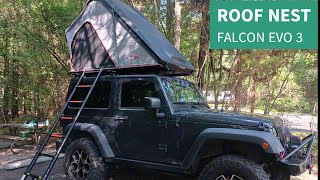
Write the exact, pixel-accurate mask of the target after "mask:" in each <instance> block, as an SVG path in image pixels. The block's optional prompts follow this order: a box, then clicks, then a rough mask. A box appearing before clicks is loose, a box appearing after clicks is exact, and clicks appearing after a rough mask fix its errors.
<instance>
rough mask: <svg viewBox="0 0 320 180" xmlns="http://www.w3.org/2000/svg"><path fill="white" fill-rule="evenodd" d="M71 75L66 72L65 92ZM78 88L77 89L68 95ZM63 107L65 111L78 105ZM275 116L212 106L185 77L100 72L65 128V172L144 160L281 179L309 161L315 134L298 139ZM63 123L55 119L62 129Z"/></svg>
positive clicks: (77, 175)
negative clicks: (269, 117)
mask: <svg viewBox="0 0 320 180" xmlns="http://www.w3.org/2000/svg"><path fill="white" fill-rule="evenodd" d="M94 79H95V77H91V78H90V77H85V78H84V80H83V82H84V83H85V84H91V83H92V81H93V80H94ZM77 82H78V77H74V78H73V79H72V80H71V83H70V88H69V89H70V91H69V93H70V92H71V90H73V88H74V86H75V85H76V83H77ZM85 91H86V90H85V89H78V90H77V91H76V92H75V95H74V96H73V97H74V98H75V100H81V99H83V95H84V94H87V92H85ZM68 108H69V109H68V111H66V115H68V116H72V115H74V114H73V111H74V112H76V111H77V108H79V107H77V106H76V105H74V106H71V105H70V106H69V107H68ZM277 122H278V121H276V120H267V119H265V118H260V117H254V116H249V115H241V114H235V113H229V112H225V111H222V112H221V111H214V110H212V109H210V108H209V106H208V104H207V103H206V102H205V101H204V99H203V97H202V96H201V94H200V92H199V91H198V89H197V87H196V86H195V85H194V84H193V83H190V82H188V81H186V80H182V79H178V78H174V77H168V76H159V75H105V76H101V77H100V79H99V81H98V82H97V84H96V86H95V88H94V89H93V92H92V93H91V95H90V98H89V99H88V101H87V103H86V107H85V109H84V110H83V111H82V115H81V116H80V118H79V119H78V121H77V123H76V125H75V127H74V128H73V130H72V134H71V137H70V136H69V141H68V142H69V143H67V147H66V156H65V163H64V165H65V173H66V175H67V177H68V178H70V179H106V178H107V176H108V174H109V173H111V171H112V169H114V168H116V167H117V168H122V167H143V168H149V169H153V170H158V171H161V172H167V173H178V174H183V175H185V176H190V177H199V179H201V180H202V179H243V180H246V179H263V180H265V179H269V178H270V179H279V180H285V179H289V178H290V175H299V174H301V173H302V172H304V171H306V169H308V168H310V167H309V166H310V165H311V155H310V151H311V146H312V144H313V140H314V136H313V135H310V136H308V137H306V138H305V139H302V140H300V139H299V138H298V137H295V136H292V135H291V134H290V133H289V132H288V131H287V129H283V127H282V126H280V125H279V124H278V123H277ZM68 124H69V123H68V121H62V126H63V128H64V131H65V132H66V130H67V129H68Z"/></svg>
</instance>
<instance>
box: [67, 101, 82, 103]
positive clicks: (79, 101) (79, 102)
mask: <svg viewBox="0 0 320 180" xmlns="http://www.w3.org/2000/svg"><path fill="white" fill-rule="evenodd" d="M69 102H70V103H82V101H69Z"/></svg>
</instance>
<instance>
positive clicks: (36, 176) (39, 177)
mask: <svg viewBox="0 0 320 180" xmlns="http://www.w3.org/2000/svg"><path fill="white" fill-rule="evenodd" d="M26 175H27V176H30V177H32V178H36V179H42V176H38V175H35V174H31V173H27V174H26Z"/></svg>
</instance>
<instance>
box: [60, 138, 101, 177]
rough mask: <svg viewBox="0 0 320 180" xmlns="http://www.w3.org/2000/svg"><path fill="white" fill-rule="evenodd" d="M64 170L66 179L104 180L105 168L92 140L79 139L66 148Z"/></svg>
mask: <svg viewBox="0 0 320 180" xmlns="http://www.w3.org/2000/svg"><path fill="white" fill-rule="evenodd" d="M64 170H65V173H66V175H67V178H68V179H85V180H86V179H87V180H89V179H106V166H105V164H104V162H103V157H101V155H100V152H99V149H98V148H97V146H96V145H95V143H94V142H92V140H90V139H88V138H80V139H76V140H74V141H72V143H71V144H70V145H69V146H68V147H67V152H66V155H65V159H64Z"/></svg>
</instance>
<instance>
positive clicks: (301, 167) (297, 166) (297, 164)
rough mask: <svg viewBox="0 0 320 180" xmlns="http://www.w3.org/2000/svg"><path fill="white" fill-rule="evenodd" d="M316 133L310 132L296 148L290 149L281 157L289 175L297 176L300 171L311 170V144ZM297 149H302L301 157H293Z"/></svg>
mask: <svg viewBox="0 0 320 180" xmlns="http://www.w3.org/2000/svg"><path fill="white" fill-rule="evenodd" d="M315 137H316V135H315V134H314V133H313V134H310V135H308V136H307V137H305V138H303V139H302V143H301V145H299V146H298V147H297V148H296V149H294V150H293V151H291V152H290V153H289V154H287V155H286V156H284V157H283V159H282V160H281V163H282V164H283V165H284V166H287V168H288V170H289V172H290V175H292V176H297V175H300V174H301V173H304V172H305V171H306V170H309V171H311V169H312V154H311V150H312V146H313V144H314V141H315ZM298 151H303V157H302V158H299V159H298V158H296V157H293V155H294V154H296V153H297V152H298Z"/></svg>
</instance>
